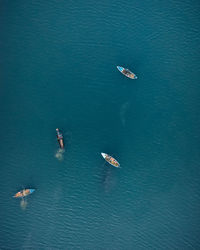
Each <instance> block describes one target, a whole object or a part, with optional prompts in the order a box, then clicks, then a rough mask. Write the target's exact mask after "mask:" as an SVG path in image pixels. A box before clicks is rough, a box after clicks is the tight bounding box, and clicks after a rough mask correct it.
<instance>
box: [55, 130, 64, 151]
mask: <svg viewBox="0 0 200 250" xmlns="http://www.w3.org/2000/svg"><path fill="white" fill-rule="evenodd" d="M56 133H57V134H56V136H57V139H58V143H59V145H60V148H62V149H63V148H64V141H63V135H62V133H61V132H60V130H59V129H58V128H57V129H56Z"/></svg>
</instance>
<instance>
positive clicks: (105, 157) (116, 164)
mask: <svg viewBox="0 0 200 250" xmlns="http://www.w3.org/2000/svg"><path fill="white" fill-rule="evenodd" d="M101 155H102V156H103V158H104V159H105V160H106V161H107V162H108V163H109V164H111V165H112V166H113V167H116V168H119V167H120V164H119V162H118V161H117V160H115V159H114V158H113V157H112V156H110V155H108V154H106V153H101Z"/></svg>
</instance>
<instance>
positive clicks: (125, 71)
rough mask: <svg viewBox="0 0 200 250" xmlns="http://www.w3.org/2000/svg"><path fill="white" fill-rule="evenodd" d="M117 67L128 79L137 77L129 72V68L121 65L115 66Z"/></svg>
mask: <svg viewBox="0 0 200 250" xmlns="http://www.w3.org/2000/svg"><path fill="white" fill-rule="evenodd" d="M117 69H118V70H119V71H120V72H121V73H122V74H123V75H125V76H126V77H128V78H130V79H137V76H136V75H135V74H134V73H133V72H131V71H130V70H129V69H125V68H123V67H122V66H117Z"/></svg>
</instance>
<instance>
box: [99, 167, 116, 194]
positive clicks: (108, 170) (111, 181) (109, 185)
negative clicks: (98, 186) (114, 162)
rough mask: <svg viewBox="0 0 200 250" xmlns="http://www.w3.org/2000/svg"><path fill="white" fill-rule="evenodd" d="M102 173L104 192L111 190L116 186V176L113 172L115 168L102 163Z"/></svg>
mask: <svg viewBox="0 0 200 250" xmlns="http://www.w3.org/2000/svg"><path fill="white" fill-rule="evenodd" d="M102 168H103V173H102V183H103V187H104V191H105V192H106V193H108V192H111V191H112V190H113V189H115V188H116V186H117V176H116V174H115V171H116V170H117V169H115V168H114V167H112V166H109V165H108V163H104V165H103V167H102Z"/></svg>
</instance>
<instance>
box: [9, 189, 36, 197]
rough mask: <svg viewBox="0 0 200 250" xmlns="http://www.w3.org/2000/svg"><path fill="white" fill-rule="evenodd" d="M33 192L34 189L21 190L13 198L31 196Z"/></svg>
mask: <svg viewBox="0 0 200 250" xmlns="http://www.w3.org/2000/svg"><path fill="white" fill-rule="evenodd" d="M34 191H35V189H23V190H21V191H19V192H17V193H16V194H15V195H14V196H13V197H14V198H23V197H25V196H27V195H29V194H32V193H33V192H34Z"/></svg>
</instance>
